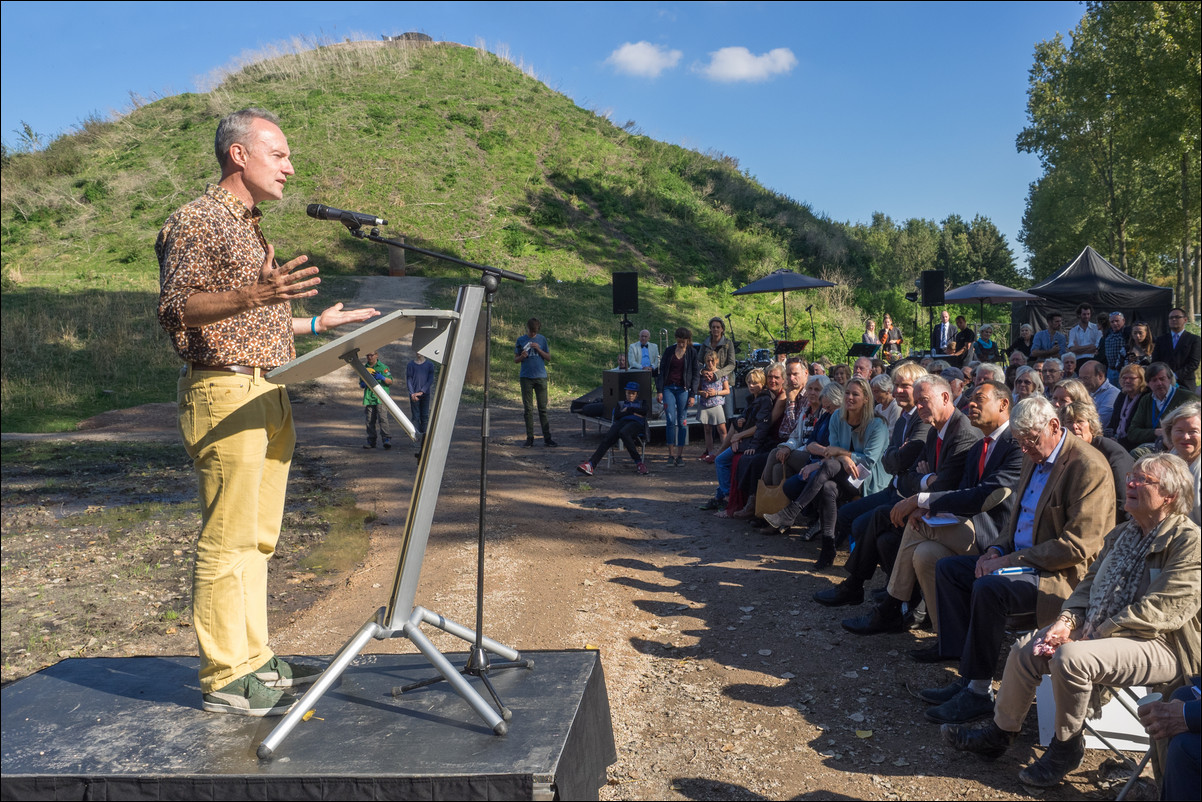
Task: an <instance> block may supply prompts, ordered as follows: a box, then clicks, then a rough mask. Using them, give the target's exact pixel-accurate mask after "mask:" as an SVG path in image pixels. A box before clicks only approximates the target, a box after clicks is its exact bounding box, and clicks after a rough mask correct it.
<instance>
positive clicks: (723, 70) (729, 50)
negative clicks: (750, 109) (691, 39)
mask: <svg viewBox="0 0 1202 802" xmlns="http://www.w3.org/2000/svg"><path fill="white" fill-rule="evenodd" d="M796 66H797V56H794V55H793V51H792V50H790V49H789V48H787V47H778V48H776V49H775V50H769V51H768V52H767V53H764V54H763V55H761V56H754V55H752V54H751V51H750V50H748V49H747V48H745V47H724V48H722V49H721V50H715V51H714V52H713V53H710V63H709V64H706V65H704V66H701V67H698V68H697V69H698V71H699V72H701V73H702V74H703V75H705V77H707V78H709V79H710V80H711V81H721V82H722V83H735V82H738V81H766V80H768V79H769V78H771V77H773V76H774V75H783V74H784V73H787V72H791V71H792V70H793V68H794V67H796Z"/></svg>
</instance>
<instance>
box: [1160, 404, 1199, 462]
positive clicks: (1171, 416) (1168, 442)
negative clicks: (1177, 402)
mask: <svg viewBox="0 0 1202 802" xmlns="http://www.w3.org/2000/svg"><path fill="white" fill-rule="evenodd" d="M1198 417H1202V403H1199V402H1197V401H1186V402H1185V403H1184V404H1182V405H1181V406H1179V407H1177V408H1176V409H1174V410H1173V411H1172V412H1170V413H1168V414H1167V415H1165V416H1164V417H1163V418H1161V419H1160V425H1161V428H1163V429H1164V447H1165V448H1167V449H1169V450H1172V448H1173V426H1174V424H1176V423H1177V421H1179V420H1181V419H1182V418H1198Z"/></svg>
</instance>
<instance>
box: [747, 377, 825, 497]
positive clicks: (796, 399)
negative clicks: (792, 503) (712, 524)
mask: <svg viewBox="0 0 1202 802" xmlns="http://www.w3.org/2000/svg"><path fill="white" fill-rule="evenodd" d="M777 364H778V365H781V368H782V369H783V370H784V371H785V382H784V391H783V393H782V398H781V399H780V400H778V401H777V402H776V406H777V407H779V408H780V409H781V414H780V416H779V418H777V417H776V412H775V410H774V411H773V418H774V420H775V421H776V431H775V433H774V434H773V436H772V442H771V443H770V444H769V445H770V446H772V447H771V448H769V447H765V448H761V449H759V450H757V451H756V452H755V454H753V455H750V456H748V457H744V459H743V460H742V461H741V462H740V464H739V470H738V472H737V473H738V480H739V487H740V489H741V490H742V495H743V497H744V498H745V499H747V502H746V503H745V504H744V505H743V508H742V509H741V510H738V511H736V512H734V517H735V518H743V519H746V518H754V517H755V493H756V489H757V487H758V483H759V480H760V478H761V477H762V476H763V475H764V472H765V469H766V468H767V466H768V463H769V462H772V461H774V460H773V459H772V457H773V455H774V454H775V453H776V449H775V446H776V445H777V444H779V443H782V442H785V441H787V440H788V439H789V437H790V436H791V435H792V434H793V431H794V430H795V429H796V428H797V427H798V425H800V423H801V417H802V414H803V411H804V408H805V403H806V400H805V393H804V392H803V390H804V389H805V383H806V379H808V378H809V376H808V375H807V373H806V369H805V363H804V362H802V361H801V360H800V359H790V360H789V361H788V363H787V364H781V363H777Z"/></svg>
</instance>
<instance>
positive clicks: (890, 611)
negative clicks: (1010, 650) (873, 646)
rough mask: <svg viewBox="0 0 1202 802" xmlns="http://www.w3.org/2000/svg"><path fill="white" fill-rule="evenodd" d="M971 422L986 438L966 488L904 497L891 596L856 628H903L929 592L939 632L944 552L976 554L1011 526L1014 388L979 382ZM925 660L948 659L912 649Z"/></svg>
mask: <svg viewBox="0 0 1202 802" xmlns="http://www.w3.org/2000/svg"><path fill="white" fill-rule="evenodd" d="M967 417H968V420H969V421H970V422H971V423H972V425H973V426H974V427H975V428H976V429H977V430H979V431H980V432H981V434H982V435H983V437H982V438H981V439H980V440H977V441H976V443H975V444H974V445H973V446H972V448H971V449H969V451H968V455H967V457H966V459H965V462H964V468H963V474H962V477H961V479H960V483H959V486H958V487H957V488H956V489H954V490H944V491H936V492H923V493H917V494H915V495H913V496H910V497H909V498H905V499H902V500H901V501H899V502H898V503H897V504H895V505H894V506H893V509H892V510H890V512H889V520H890V521H891V522H892V524H893V526H894V527H895V528H897V529H898V530H904V531H903V533H902V539H901V544H900V545H899V546H898V550H897V557H896V558H895V560H894V562H893V566H892V569H893V570H892V571H891V572H890V574H889V584H888V587H887V592H886V596H885V598H884V599H883V600H881V602H880V603H878V604H877V605H876V608H875V609H874V610H873V611H872V612H871V613H869V614H868V615H867V616H865V617H863V618H860V619H851V620H849V621H845V622H843V627H844V629H847V630H848V631H850V632H854V633H856V634H871V633H873V632H890V631H896V630H898V629H900V628H901V627H902V623H903V621H902V619H903V615H904V613H903V610H902V607H903V605H905V604H907V603H908V604H910V605H911V606H913V605H916V604H917V603H918V594H917V591H918V590H919V587H921V590H922V597H923V598H924V599H925V600H926V609H927V612H928V614H929V615H930V617H931V623H932V624H933V625H934V628H935V630H936V631H938V629H939V618H938V610H937V606H936V601H935V599H936V596H935V593H936V588H935V564H936V563H937V562H938V561H939V560H940V559H942V558H943V557H951V556H954V555H957V554H968V553H969V551H970V550H972V549H973V547H974V545H975V546H976V548H977V550H978V551H979V550H984V549H985V548H988V547H989V546H992V545H993V544H994V542H996V541H997V540H998V539H999V538H1000V537H1001V533H1002V532H1004V531H1005V530H1006V527H1007V526H1008V525H1009V523H1010V516H1011V514H1012V512H1013V510H1014V497H1013V495H1012V494H1011V493H1010V488H1011V487H1013V486H1014V485H1015V484H1016V483H1017V482H1018V476H1019V471H1020V469H1021V468H1022V461H1023V453H1022V449H1020V448H1019V447H1018V444H1017V443H1015V442H1014V437H1013V436H1012V435H1011V433H1010V390H1009V388H1007V387H1006V385H1004V384H1002V383H1001V382H994V381H987V382H984V383H982V384H980V385H978V386H977V387H975V388H973V393H972V398H971V400H970V402H969V404H968V415H967ZM928 514H932V515H941V514H948V515H954V516H956V517H957V518H958V520H959V522H958V523H953V524H947V525H940V526H931V525H930V524H928V523H927V522H926V521H924V520H923V518H924V516H926V515H928ZM912 655H913V656H914V658H915V659H916V660H918V661H919V662H934V661H936V660H939V659H942V658H941V655H940V654H939V651H938V646H935V647H931V648H927V649H923V650H918V651H916V652H912Z"/></svg>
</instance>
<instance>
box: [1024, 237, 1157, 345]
mask: <svg viewBox="0 0 1202 802" xmlns="http://www.w3.org/2000/svg"><path fill="white" fill-rule="evenodd" d="M1027 291H1028V292H1030V293H1032V294H1034V295H1038V296H1040V300H1037V301H1020V302H1016V303H1013V304H1011V305H1010V310H1011V311H1010V320H1011V329H1012V330H1011V332H1010V342H1014V341H1015V340H1017V339H1018V327H1019V326H1020V325H1022V324H1023V323H1030V324H1031V326H1032V327H1033V328H1034V329H1035V330H1036V331H1039V330H1040V329H1046V328H1047V327H1048V317H1050V316H1051V314H1052V313H1053V312H1059V313H1060V314H1062V315H1064V328H1063V330H1064V331H1065V332H1067V331H1068V330H1069V329H1070V328H1071V327H1073V326H1075V325H1076V324H1077V307H1078V306H1079V305H1080V304H1081V303H1082V302H1083V301H1088V302H1089V303H1090V305H1091V306H1093V322H1094V323H1096V324H1097V326H1098V328H1100V329H1102V330H1103V331H1106V327H1107V326H1108V321H1107V320H1106V319H1105V317H1104V316H1106V315H1109V314H1110V313H1111V312H1122V313H1123V315H1124V316H1126V318H1127V323H1128V325H1130V324H1131V323H1134V322H1136V321H1143V322H1145V323H1147V324H1148V326H1149V328H1151V330H1152V336H1153V337H1156V336H1157V335H1159V334H1162V333H1163V332H1164V331H1165V330H1166V326H1167V322H1168V315H1169V309H1171V308H1172V306H1173V291H1172V289H1170V288H1168V287H1158V286H1156V285H1155V284H1148V283H1146V282H1143V281H1140V280H1139V279H1135V278H1131V276H1128V275H1127V274H1126V273H1124V272H1123V271H1121V270H1119V269H1118V268H1117V267H1115V266H1114V265H1112V264H1110V262H1108V261H1106V260H1105V259H1103V258H1102V255H1101V254H1100V253H1098V252H1097V251H1095V250H1094V249H1093V248H1091V247H1089V246H1088V245H1086V246H1085V250H1083V251H1081V254H1080V255H1079V256H1078V257H1077V258H1076V259H1074V260H1073V261H1071V262H1069V263H1068V264H1067V265H1065V266H1064V268H1063V269H1061V270H1060V272H1059V273H1057V274H1056V275H1054V276H1051V277H1050V278H1047V279H1045V280H1044V281H1042V282H1040V283H1039V284H1036V285H1035V286H1034V287H1031V288H1030V289H1028V290H1027Z"/></svg>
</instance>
